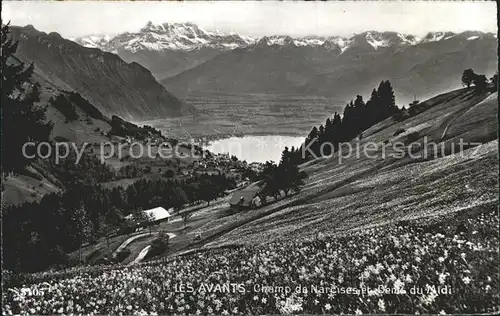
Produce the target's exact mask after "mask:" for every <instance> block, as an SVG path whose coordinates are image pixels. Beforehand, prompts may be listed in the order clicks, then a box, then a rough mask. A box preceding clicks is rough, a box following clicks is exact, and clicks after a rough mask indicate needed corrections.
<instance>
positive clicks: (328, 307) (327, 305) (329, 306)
mask: <svg viewBox="0 0 500 316" xmlns="http://www.w3.org/2000/svg"><path fill="white" fill-rule="evenodd" d="M331 308H332V305H330V303H327V304H326V305H325V309H326V310H327V311H329V310H330V309H331Z"/></svg>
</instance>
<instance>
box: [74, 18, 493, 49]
mask: <svg viewBox="0 0 500 316" xmlns="http://www.w3.org/2000/svg"><path fill="white" fill-rule="evenodd" d="M465 33H470V36H467V38H466V39H467V40H474V39H478V38H480V37H481V36H494V37H496V35H494V34H492V33H481V32H465ZM463 34H464V33H459V34H456V33H452V32H430V33H428V34H427V35H426V36H425V37H423V38H420V37H417V36H414V35H410V34H402V33H396V32H377V31H367V32H363V33H360V34H355V35H353V36H351V37H341V36H306V37H295V38H292V37H290V36H264V37H262V38H255V37H250V36H243V35H240V34H235V33H229V34H225V33H222V32H219V31H207V30H203V29H202V28H200V27H198V26H197V25H196V24H193V23H163V24H153V23H152V22H148V24H147V25H146V26H145V27H143V28H142V29H141V30H139V31H138V32H134V33H129V32H126V33H122V34H119V35H116V36H113V37H111V36H109V35H90V36H84V37H79V38H76V39H74V41H76V42H77V43H79V44H81V45H82V46H86V47H93V48H99V49H102V50H105V51H109V52H115V53H119V52H120V51H122V50H125V51H128V52H131V53H136V52H138V51H165V50H171V51H193V50H200V49H204V48H211V49H217V50H222V51H225V50H232V49H235V48H241V47H247V46H250V45H254V44H258V45H269V46H272V45H280V46H283V45H289V46H297V47H301V46H302V47H303V46H309V47H320V46H322V47H325V48H330V49H335V50H340V52H341V53H342V52H343V51H345V50H346V49H347V48H349V47H350V46H351V45H354V44H359V43H360V42H366V43H367V44H369V45H370V46H372V47H373V48H374V49H375V50H377V49H379V48H380V47H390V46H407V45H417V44H421V43H429V42H435V41H442V40H448V39H450V38H453V37H455V36H460V35H463Z"/></svg>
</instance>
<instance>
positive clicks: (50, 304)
mask: <svg viewBox="0 0 500 316" xmlns="http://www.w3.org/2000/svg"><path fill="white" fill-rule="evenodd" d="M464 215H466V214H462V215H460V216H458V215H457V216H455V217H453V216H452V217H450V216H448V217H447V218H444V219H443V218H441V219H439V220H436V221H431V222H426V223H423V222H420V223H415V222H408V223H399V224H394V225H389V226H386V227H383V228H374V229H370V230H363V231H359V232H355V233H351V234H349V235H346V236H342V237H320V238H318V239H315V240H312V241H290V242H287V243H271V244H266V245H261V246H253V247H251V246H250V247H248V246H247V247H240V248H225V249H217V250H211V251H206V252H201V253H197V254H191V255H186V256H178V257H174V258H170V259H166V260H161V261H160V260H157V261H152V262H147V263H144V264H140V265H136V266H132V267H112V268H109V267H107V268H105V267H97V268H96V267H93V268H80V269H75V270H69V271H65V272H63V273H51V274H47V273H45V274H33V275H28V276H26V277H25V279H24V280H25V284H22V285H21V284H19V285H17V286H11V287H10V288H7V289H4V294H3V298H2V299H3V304H2V305H3V307H2V312H3V314H4V315H5V314H120V315H129V314H144V315H146V314H205V315H212V314H223V315H228V314H274V313H283V314H290V313H301V314H303V313H312V314H322V313H328V314H330V313H331V314H340V313H344V314H366V313H384V314H388V313H412V314H413V313H417V314H418V313H420V314H422V313H426V314H428V313H436V314H449V313H492V312H494V311H497V310H498V306H499V294H498V293H499V291H498V286H499V284H498V282H499V275H498V267H497V263H498V255H499V253H498V249H499V248H498V247H499V241H498V224H499V223H498V217H497V212H496V210H491V211H487V212H483V213H480V214H473V215H471V214H469V215H467V216H464ZM265 286H268V287H265ZM304 289H305V290H304ZM299 290H300V291H299Z"/></svg>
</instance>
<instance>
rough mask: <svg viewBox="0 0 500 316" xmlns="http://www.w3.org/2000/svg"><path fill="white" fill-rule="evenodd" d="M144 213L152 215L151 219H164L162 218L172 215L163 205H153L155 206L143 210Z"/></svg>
mask: <svg viewBox="0 0 500 316" xmlns="http://www.w3.org/2000/svg"><path fill="white" fill-rule="evenodd" d="M143 212H144V213H146V214H148V215H150V216H151V215H152V216H153V218H154V219H153V220H154V221H157V220H160V219H164V218H168V217H171V216H172V215H171V214H170V213H169V212H168V211H167V210H166V209H164V208H163V207H161V206H160V207H155V208H152V209H150V210H144V211H143Z"/></svg>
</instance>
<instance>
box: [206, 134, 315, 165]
mask: <svg viewBox="0 0 500 316" xmlns="http://www.w3.org/2000/svg"><path fill="white" fill-rule="evenodd" d="M304 139H305V136H301V137H298V136H280V135H264V136H253V135H249V136H243V137H230V138H224V139H219V140H215V141H211V142H210V143H209V144H208V145H207V146H205V148H206V149H208V150H210V151H211V152H213V153H216V154H222V153H229V154H230V155H234V156H236V157H238V159H240V160H246V161H247V162H248V163H251V162H266V161H268V160H273V161H275V162H276V163H278V162H279V161H280V159H281V153H282V152H283V150H284V149H285V147H288V148H292V146H294V147H295V148H297V147H299V146H300V145H301V144H302V142H303V141H304Z"/></svg>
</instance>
